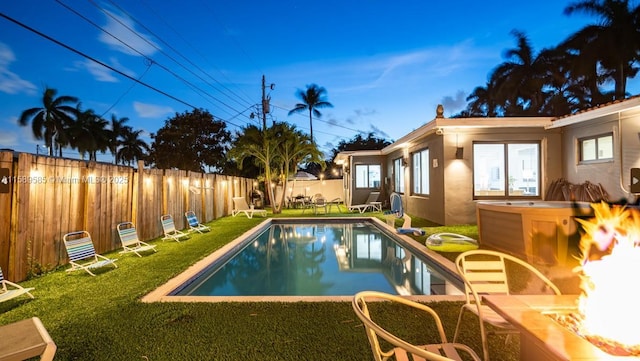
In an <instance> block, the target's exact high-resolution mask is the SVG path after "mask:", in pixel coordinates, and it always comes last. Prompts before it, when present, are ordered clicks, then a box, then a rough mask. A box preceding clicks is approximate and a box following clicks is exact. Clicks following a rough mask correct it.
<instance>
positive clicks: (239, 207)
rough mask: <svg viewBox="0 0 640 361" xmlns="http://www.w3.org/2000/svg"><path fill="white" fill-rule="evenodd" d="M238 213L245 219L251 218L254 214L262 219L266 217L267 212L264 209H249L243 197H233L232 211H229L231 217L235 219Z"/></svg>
mask: <svg viewBox="0 0 640 361" xmlns="http://www.w3.org/2000/svg"><path fill="white" fill-rule="evenodd" d="M240 213H244V215H245V216H247V218H253V215H254V214H256V213H257V214H260V215H262V216H263V217H266V216H267V211H266V210H265V209H255V208H253V206H251V207H250V206H249V205H248V204H247V200H246V199H245V198H244V197H233V210H232V211H231V215H232V216H234V217H235V216H237V215H238V214H240Z"/></svg>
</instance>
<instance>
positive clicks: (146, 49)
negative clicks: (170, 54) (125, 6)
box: [98, 10, 160, 57]
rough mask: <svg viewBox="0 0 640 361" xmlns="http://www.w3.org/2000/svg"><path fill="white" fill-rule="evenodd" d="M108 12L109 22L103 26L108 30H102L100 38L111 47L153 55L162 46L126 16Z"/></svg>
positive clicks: (122, 50)
mask: <svg viewBox="0 0 640 361" xmlns="http://www.w3.org/2000/svg"><path fill="white" fill-rule="evenodd" d="M106 13H107V17H106V19H107V24H106V25H104V26H103V28H104V29H105V30H106V32H101V33H100V36H99V37H98V40H100V41H101V42H103V43H105V44H107V45H108V46H109V47H110V48H112V49H114V50H116V51H119V52H122V53H125V54H127V55H142V56H148V57H151V56H152V55H153V54H155V53H156V51H157V50H158V49H159V48H160V47H159V46H158V44H156V43H155V42H154V41H153V40H151V37H150V36H148V35H146V34H143V33H141V32H140V31H139V30H137V29H136V26H135V23H134V22H133V21H132V20H131V19H130V18H129V17H126V16H121V15H118V14H115V13H113V12H111V11H108V10H107V11H106Z"/></svg>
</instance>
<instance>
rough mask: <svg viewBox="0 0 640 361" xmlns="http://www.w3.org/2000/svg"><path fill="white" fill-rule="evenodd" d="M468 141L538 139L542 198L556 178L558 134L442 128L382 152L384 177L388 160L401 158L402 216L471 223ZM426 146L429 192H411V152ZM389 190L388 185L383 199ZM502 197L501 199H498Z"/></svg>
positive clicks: (473, 213)
mask: <svg viewBox="0 0 640 361" xmlns="http://www.w3.org/2000/svg"><path fill="white" fill-rule="evenodd" d="M474 141H539V142H540V144H541V148H540V149H541V158H540V159H541V180H540V181H541V190H540V197H536V198H535V199H542V198H543V196H544V194H545V193H544V192H545V190H546V188H547V187H548V186H549V184H550V183H551V182H552V181H553V180H555V179H558V178H560V177H562V161H561V150H562V147H561V141H562V137H561V132H560V130H556V129H554V130H545V129H543V128H541V127H536V128H533V127H532V128H507V127H504V128H498V129H496V128H484V129H483V128H461V129H457V130H455V131H454V130H452V129H445V130H444V131H443V132H441V133H440V132H439V133H429V134H427V135H426V136H425V137H423V138H420V139H415V140H414V141H413V142H412V145H411V146H409V147H407V148H404V149H400V150H395V151H393V152H391V153H389V154H387V155H386V159H385V165H386V173H385V174H386V176H385V178H386V179H388V180H393V179H394V177H393V160H394V159H397V158H399V157H404V158H405V159H407V161H408V164H407V166H406V167H405V168H404V171H405V193H404V195H403V201H404V206H405V210H406V212H407V213H408V214H410V215H412V216H415V217H419V218H424V219H428V220H430V221H432V222H435V223H439V224H443V225H454V224H474V223H476V221H477V219H476V200H475V199H474V197H473V152H472V150H473V142H474ZM457 147H462V148H463V158H462V159H456V148H457ZM425 148H429V156H430V158H431V159H430V165H431V167H430V185H429V188H430V194H429V195H428V196H424V195H414V194H413V192H412V190H413V188H412V179H411V169H412V157H411V155H412V153H414V152H416V151H419V150H422V149H425ZM392 190H393V184H392V182H389V184H388V191H387V193H386V195H385V196H386V197H388V194H389V193H390V192H391V191H392ZM503 199H504V198H503Z"/></svg>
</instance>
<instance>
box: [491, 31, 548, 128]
mask: <svg viewBox="0 0 640 361" xmlns="http://www.w3.org/2000/svg"><path fill="white" fill-rule="evenodd" d="M512 34H513V35H514V36H515V38H516V42H517V44H518V45H517V47H516V48H513V49H507V50H506V52H505V56H504V57H505V58H506V59H507V61H505V62H504V63H502V64H500V65H498V67H497V68H496V69H495V70H494V72H493V74H492V75H491V80H490V81H491V82H493V83H494V84H495V86H496V90H497V99H498V102H499V103H501V104H503V106H504V110H505V115H507V116H513V115H535V114H538V112H539V110H540V108H541V107H542V104H543V103H544V93H543V84H544V79H543V78H542V77H541V75H542V74H544V70H545V69H544V67H542V64H541V63H540V61H539V60H538V57H537V56H536V54H535V53H534V51H533V48H532V47H531V44H530V43H529V39H528V38H527V37H526V35H525V34H524V33H523V32H520V31H517V30H514V31H512Z"/></svg>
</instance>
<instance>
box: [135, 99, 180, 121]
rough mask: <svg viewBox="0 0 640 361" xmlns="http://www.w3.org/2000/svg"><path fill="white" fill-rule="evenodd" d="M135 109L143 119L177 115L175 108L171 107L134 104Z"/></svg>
mask: <svg viewBox="0 0 640 361" xmlns="http://www.w3.org/2000/svg"><path fill="white" fill-rule="evenodd" d="M133 109H134V110H135V111H136V113H138V116H139V117H141V118H159V117H162V116H165V115H167V114H171V113H175V111H174V110H173V108H171V107H169V106H165V105H155V104H146V103H141V102H133Z"/></svg>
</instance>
